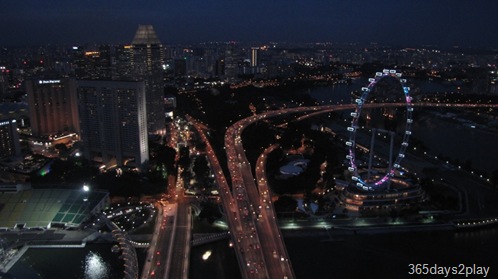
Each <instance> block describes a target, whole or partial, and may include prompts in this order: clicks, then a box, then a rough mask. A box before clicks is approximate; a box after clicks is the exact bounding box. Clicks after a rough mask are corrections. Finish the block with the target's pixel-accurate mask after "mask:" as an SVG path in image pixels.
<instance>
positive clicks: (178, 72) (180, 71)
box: [175, 58, 187, 77]
mask: <svg viewBox="0 0 498 279" xmlns="http://www.w3.org/2000/svg"><path fill="white" fill-rule="evenodd" d="M186 75H187V60H186V59H184V58H182V59H175V76H177V77H184V76H186Z"/></svg>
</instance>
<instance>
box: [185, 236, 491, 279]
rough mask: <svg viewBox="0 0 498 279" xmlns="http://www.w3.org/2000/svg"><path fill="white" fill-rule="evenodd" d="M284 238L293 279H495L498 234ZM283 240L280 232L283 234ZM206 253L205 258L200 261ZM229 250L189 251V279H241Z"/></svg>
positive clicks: (219, 245)
mask: <svg viewBox="0 0 498 279" xmlns="http://www.w3.org/2000/svg"><path fill="white" fill-rule="evenodd" d="M330 232H331V233H330V236H323V235H324V234H323V233H321V234H320V236H317V235H313V233H310V234H308V235H306V236H299V237H285V243H286V247H287V251H288V253H289V257H290V259H291V261H292V266H293V269H294V272H295V275H296V278H298V279H307V278H313V279H329V278H334V279H342V278H413V276H414V275H409V274H408V273H409V271H410V266H409V265H410V264H428V266H435V265H437V266H445V267H459V265H460V264H464V265H466V266H471V265H473V264H476V265H477V266H485V267H490V274H489V275H488V278H498V262H497V261H496V258H495V254H496V251H498V237H496V236H497V235H498V228H487V229H481V230H473V231H459V232H454V231H432V232H405V233H399V232H398V233H387V232H386V233H381V234H379V233H377V234H363V233H358V234H350V235H343V234H335V233H334V232H333V230H332V231H330ZM284 235H285V232H284ZM206 251H212V254H211V256H210V258H208V259H207V260H202V255H203V254H204V253H205V252H206ZM238 272H239V271H238V268H237V261H236V259H235V254H234V252H233V248H229V247H228V245H227V242H226V241H218V242H215V243H211V244H208V245H204V246H199V247H194V248H193V249H192V255H191V269H190V278H192V279H210V278H213V279H216V278H240V274H239V273H238Z"/></svg>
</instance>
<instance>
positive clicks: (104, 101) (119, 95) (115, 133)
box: [78, 81, 149, 170]
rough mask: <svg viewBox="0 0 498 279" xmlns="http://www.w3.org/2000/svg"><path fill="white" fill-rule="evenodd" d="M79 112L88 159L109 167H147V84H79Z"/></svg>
mask: <svg viewBox="0 0 498 279" xmlns="http://www.w3.org/2000/svg"><path fill="white" fill-rule="evenodd" d="M78 109H79V118H80V127H81V140H82V142H83V146H84V152H83V153H84V155H85V157H86V158H88V159H90V160H93V161H98V162H102V163H103V164H106V165H107V166H112V165H118V166H123V165H127V166H134V167H137V168H139V169H141V170H144V169H145V168H146V166H147V164H148V161H149V150H148V145H147V115H146V105H145V83H144V82H137V81H79V82H78Z"/></svg>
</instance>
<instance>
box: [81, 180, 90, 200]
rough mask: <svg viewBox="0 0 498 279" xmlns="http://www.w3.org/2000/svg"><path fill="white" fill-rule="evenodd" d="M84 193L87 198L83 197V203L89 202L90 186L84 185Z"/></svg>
mask: <svg viewBox="0 0 498 279" xmlns="http://www.w3.org/2000/svg"><path fill="white" fill-rule="evenodd" d="M83 192H84V193H85V196H84V197H83V201H85V202H86V201H88V192H90V186H88V185H86V184H83Z"/></svg>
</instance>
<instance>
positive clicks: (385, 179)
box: [346, 69, 413, 191]
mask: <svg viewBox="0 0 498 279" xmlns="http://www.w3.org/2000/svg"><path fill="white" fill-rule="evenodd" d="M401 76H402V75H401V73H399V72H397V71H396V70H387V69H384V70H383V71H382V72H377V73H376V74H375V77H374V78H370V79H369V80H368V81H369V84H368V86H367V87H363V88H362V89H361V91H362V94H361V97H360V98H359V99H356V100H355V102H356V104H357V105H356V109H355V111H354V112H352V113H351V116H352V121H351V126H350V127H348V131H349V132H350V136H349V140H348V141H347V142H346V145H347V146H348V155H347V156H346V158H347V160H348V161H349V167H348V170H349V171H350V172H351V173H352V180H353V181H354V182H355V183H356V186H357V187H358V188H359V189H361V190H365V191H374V190H378V189H382V188H384V187H385V185H387V184H388V183H389V180H390V179H391V178H392V177H394V175H395V173H396V169H399V168H400V167H401V166H400V163H401V161H402V160H403V158H404V157H405V151H406V148H407V147H408V140H409V138H410V135H411V133H412V132H411V124H412V123H413V119H412V112H413V107H412V98H411V97H410V94H409V93H410V87H407V86H406V79H402V78H401ZM385 77H394V78H396V79H397V80H398V81H399V82H400V84H401V86H402V88H403V93H404V98H403V99H404V101H405V102H406V124H405V132H404V134H403V139H402V142H401V147H400V150H399V153H398V155H397V156H396V159H395V160H394V164H390V165H389V168H388V169H387V171H386V173H385V175H383V176H380V178H377V179H373V180H371V179H370V176H369V178H368V179H366V178H364V177H362V175H361V174H360V172H359V171H358V166H357V164H356V151H355V149H356V131H357V129H358V121H359V118H360V116H361V111H362V107H363V105H364V104H365V102H366V99H367V97H368V95H369V94H370V92H371V91H372V89H373V88H374V87H375V85H376V84H377V83H378V82H379V81H380V80H382V79H383V78H385Z"/></svg>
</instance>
